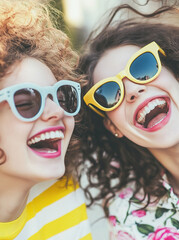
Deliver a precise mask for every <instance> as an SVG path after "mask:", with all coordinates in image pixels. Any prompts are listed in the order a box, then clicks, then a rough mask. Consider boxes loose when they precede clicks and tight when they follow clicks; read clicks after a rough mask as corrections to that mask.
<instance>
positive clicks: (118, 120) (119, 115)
mask: <svg viewBox="0 0 179 240" xmlns="http://www.w3.org/2000/svg"><path fill="white" fill-rule="evenodd" d="M107 115H108V117H109V118H110V119H111V121H112V122H113V124H114V125H115V126H116V127H117V128H118V129H119V130H120V131H121V132H123V129H124V128H125V123H126V121H127V119H126V117H125V112H124V109H123V107H122V106H120V107H118V108H117V109H115V110H113V111H111V112H108V113H107Z"/></svg>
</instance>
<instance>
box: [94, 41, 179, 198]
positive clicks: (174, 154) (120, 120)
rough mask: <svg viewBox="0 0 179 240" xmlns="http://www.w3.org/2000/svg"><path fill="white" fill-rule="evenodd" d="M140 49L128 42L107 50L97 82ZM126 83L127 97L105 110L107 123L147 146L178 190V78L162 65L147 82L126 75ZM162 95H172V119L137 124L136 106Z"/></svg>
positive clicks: (119, 66) (95, 80)
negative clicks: (147, 126)
mask: <svg viewBox="0 0 179 240" xmlns="http://www.w3.org/2000/svg"><path fill="white" fill-rule="evenodd" d="M139 49H140V48H139V47H137V46H133V45H126V46H120V47H116V48H113V49H109V50H107V51H106V52H105V53H104V54H103V56H102V57H101V58H100V60H99V61H98V63H97V66H96V67H95V70H94V74H93V78H94V83H97V82H99V81H100V80H102V79H105V78H107V77H111V76H115V75H116V74H117V73H119V72H120V71H121V70H122V69H124V68H125V65H126V63H127V61H128V60H129V58H130V57H131V56H132V55H133V54H134V53H135V52H136V51H138V50H139ZM123 83H124V88H125V97H124V100H123V102H122V104H121V105H120V106H119V107H118V108H116V109H115V110H113V111H111V112H106V115H107V117H106V118H105V119H104V125H105V127H106V128H107V129H108V130H109V131H111V132H112V134H115V133H117V134H118V136H119V137H122V136H126V137H127V138H128V139H130V140H131V141H133V142H134V143H136V144H138V145H140V146H143V147H146V148H148V149H149V150H150V151H151V153H152V154H153V155H154V156H155V157H156V158H157V159H158V161H160V162H161V164H162V165H163V166H164V167H165V168H166V169H167V170H168V171H169V172H170V173H171V178H170V181H171V183H172V185H173V186H174V190H175V192H176V193H178V194H179V171H178V169H179V158H178V156H179V127H178V120H179V95H178V93H179V82H178V81H177V79H176V78H175V77H174V75H173V74H172V73H171V72H170V71H169V70H168V69H166V68H165V67H162V71H161V73H160V75H159V76H158V77H157V78H156V79H155V80H154V81H152V82H150V83H148V84H145V85H139V84H136V83H133V82H131V81H130V80H129V79H127V78H125V79H123ZM160 96H165V97H168V98H169V99H170V110H171V115H170V118H169V121H168V122H167V123H166V124H163V125H162V126H160V128H159V129H158V130H156V131H153V132H148V131H145V130H143V129H140V128H138V127H137V126H135V124H134V120H133V119H134V113H135V111H136V109H137V107H138V106H139V105H140V104H142V103H143V102H145V101H146V100H147V99H149V98H151V97H160Z"/></svg>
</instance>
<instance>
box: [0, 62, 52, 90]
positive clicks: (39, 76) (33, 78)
mask: <svg viewBox="0 0 179 240" xmlns="http://www.w3.org/2000/svg"><path fill="white" fill-rule="evenodd" d="M25 82H28V83H35V84H38V85H41V86H46V85H53V84H54V83H55V82H56V79H55V77H54V75H53V74H52V72H51V70H50V69H49V68H48V67H47V66H46V65H45V64H44V63H42V62H40V61H39V60H37V59H35V58H30V57H28V58H24V59H23V60H22V61H21V62H16V63H15V64H14V65H12V66H11V68H10V69H9V74H7V75H6V76H5V77H4V78H3V80H2V81H1V82H0V88H1V89H2V88H5V87H8V86H11V85H15V84H20V83H25Z"/></svg>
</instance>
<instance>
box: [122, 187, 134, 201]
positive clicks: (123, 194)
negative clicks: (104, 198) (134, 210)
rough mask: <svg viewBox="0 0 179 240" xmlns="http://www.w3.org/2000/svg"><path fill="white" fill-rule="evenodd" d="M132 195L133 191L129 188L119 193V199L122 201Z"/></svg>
mask: <svg viewBox="0 0 179 240" xmlns="http://www.w3.org/2000/svg"><path fill="white" fill-rule="evenodd" d="M132 194H133V191H132V189H131V188H125V189H124V190H123V191H121V192H120V193H119V197H120V198H122V199H125V198H130V197H132Z"/></svg>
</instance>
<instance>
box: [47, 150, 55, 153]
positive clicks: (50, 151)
mask: <svg viewBox="0 0 179 240" xmlns="http://www.w3.org/2000/svg"><path fill="white" fill-rule="evenodd" d="M55 152H57V151H56V150H49V151H48V152H47V153H55Z"/></svg>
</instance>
